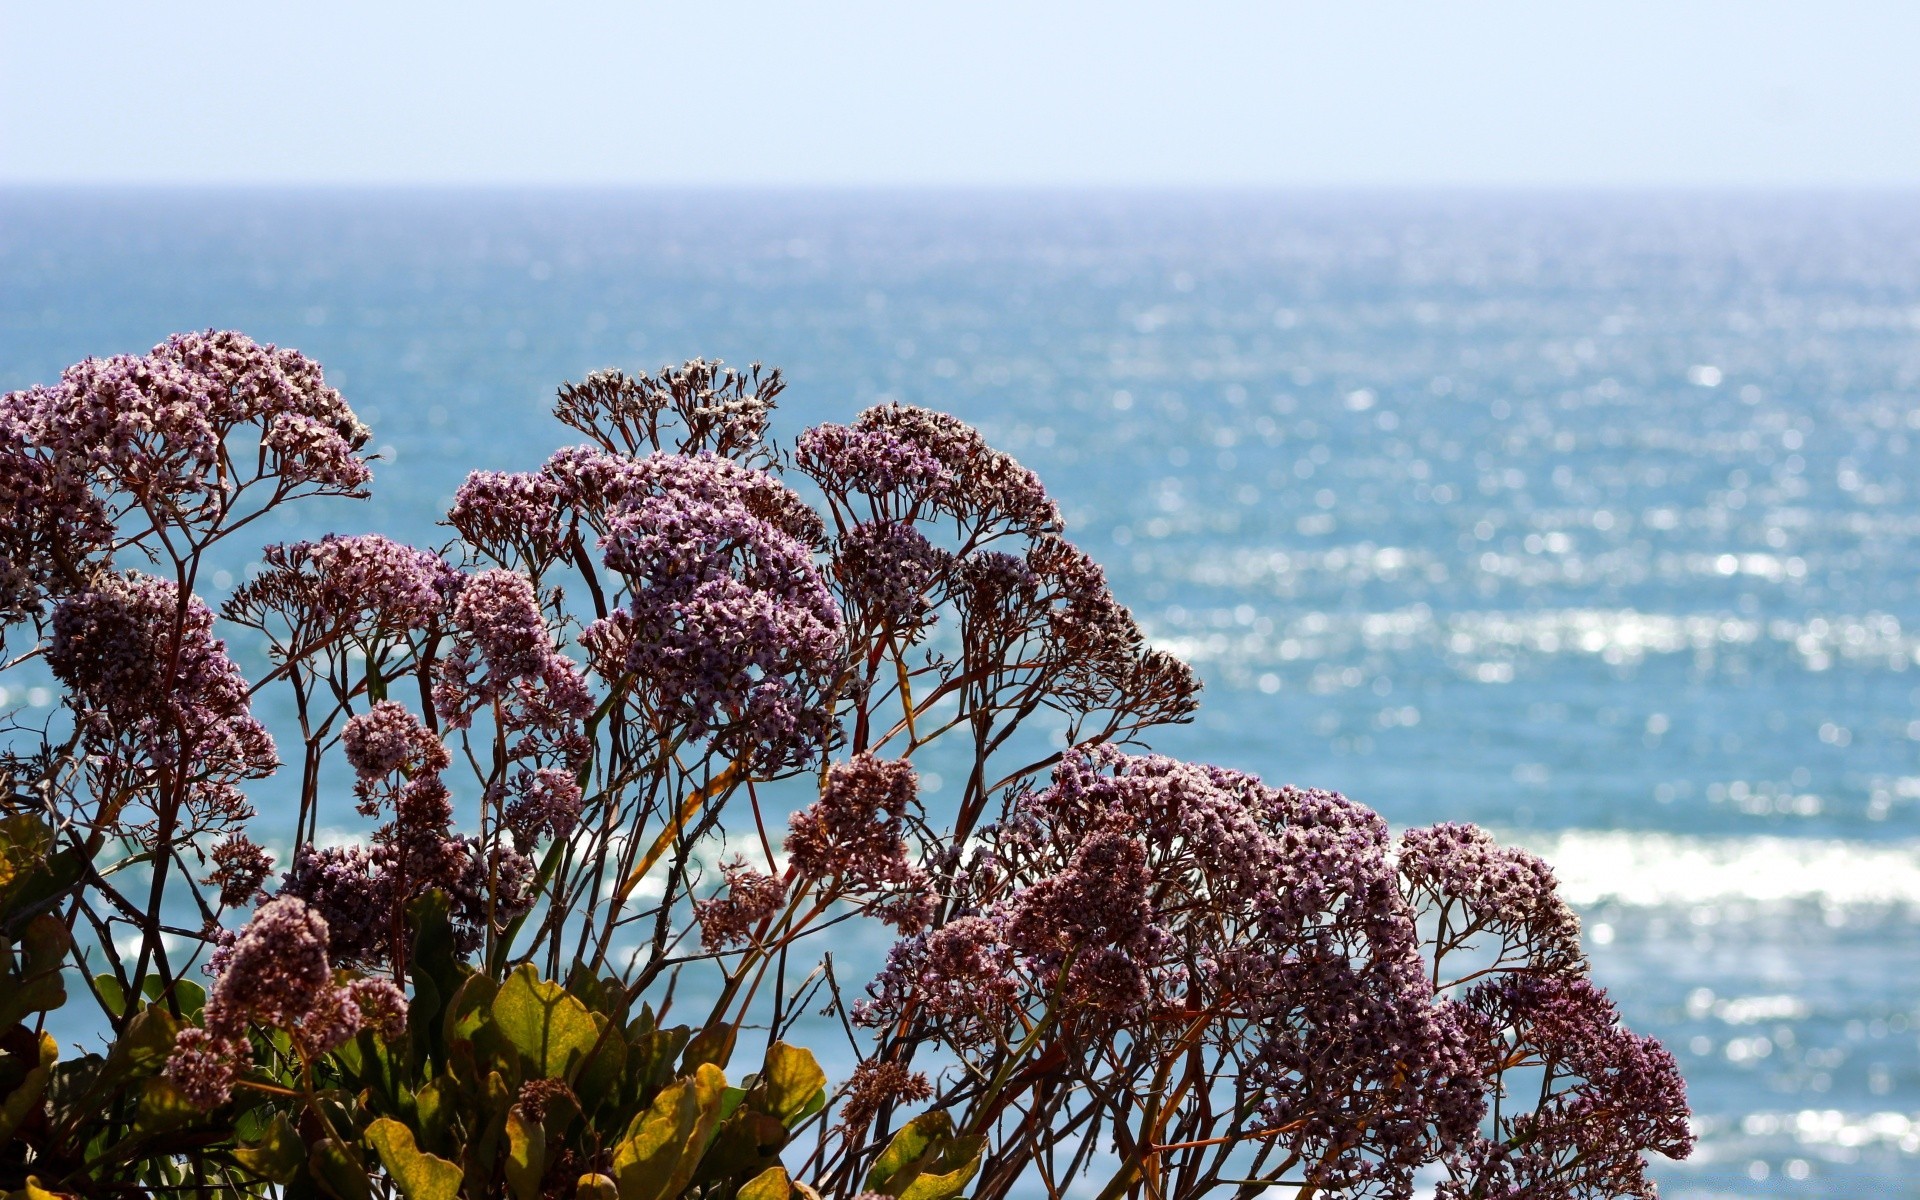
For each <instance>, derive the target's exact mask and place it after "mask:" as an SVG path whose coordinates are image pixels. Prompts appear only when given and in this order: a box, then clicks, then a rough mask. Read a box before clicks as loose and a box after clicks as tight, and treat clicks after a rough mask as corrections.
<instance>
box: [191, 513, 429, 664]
mask: <svg viewBox="0 0 1920 1200" xmlns="http://www.w3.org/2000/svg"><path fill="white" fill-rule="evenodd" d="M261 558H262V560H263V561H264V563H265V564H266V570H265V571H263V572H262V573H261V574H259V575H258V576H257V577H255V578H253V579H251V580H249V581H248V582H247V583H245V584H243V585H242V586H241V587H240V588H238V589H236V591H235V593H234V595H233V596H232V597H230V598H229V599H228V601H227V604H226V605H225V606H224V612H225V615H226V616H228V617H229V618H231V619H235V620H239V621H241V622H242V623H245V624H253V625H258V623H259V620H260V618H261V617H262V616H263V615H264V614H265V613H268V612H274V613H278V614H279V615H280V616H282V617H283V618H286V619H288V620H290V621H293V622H294V623H295V624H296V627H297V629H298V633H297V635H296V640H299V641H318V640H321V639H324V638H327V637H330V636H334V635H337V634H340V633H352V634H355V635H357V636H359V637H362V638H367V639H372V638H375V637H378V636H388V637H391V636H398V635H403V634H406V633H409V632H411V631H415V630H424V629H430V628H433V627H435V626H436V625H437V624H439V623H440V622H441V621H443V620H444V618H445V615H446V610H447V603H448V601H449V599H450V598H451V597H453V596H454V595H455V594H456V593H457V592H458V591H459V589H460V585H461V576H460V573H459V572H458V571H455V570H454V569H453V568H452V567H451V566H449V565H448V564H447V563H446V561H445V560H444V559H442V558H441V557H440V556H439V555H438V554H435V553H433V552H432V551H431V550H421V549H418V548H417V547H414V546H408V545H405V544H404V543H401V542H396V541H394V540H393V539H392V538H387V537H382V536H381V535H380V534H377V533H368V534H360V535H357V536H352V537H349V536H345V535H342V534H328V535H327V536H326V537H324V538H321V539H320V540H319V541H317V542H293V543H289V544H284V545H274V546H268V547H267V548H266V549H265V550H264V551H263V552H262V553H261Z"/></svg>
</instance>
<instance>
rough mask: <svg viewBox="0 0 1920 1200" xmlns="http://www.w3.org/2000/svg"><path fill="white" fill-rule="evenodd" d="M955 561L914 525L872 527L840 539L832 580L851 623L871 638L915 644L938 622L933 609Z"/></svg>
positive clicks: (862, 526) (882, 523)
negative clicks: (898, 637) (900, 639)
mask: <svg viewBox="0 0 1920 1200" xmlns="http://www.w3.org/2000/svg"><path fill="white" fill-rule="evenodd" d="M952 568H953V556H952V555H950V554H948V553H947V552H946V551H944V550H941V549H939V548H938V547H936V546H935V545H934V544H933V543H931V542H929V541H928V540H927V538H926V535H925V534H923V533H921V532H920V531H919V530H918V529H917V528H915V527H914V526H913V525H912V524H911V523H909V522H905V521H869V522H864V523H862V524H858V525H855V526H854V527H853V528H851V529H849V530H847V532H846V533H845V534H843V535H841V537H840V539H839V540H838V541H837V542H836V543H835V545H834V550H833V567H832V571H833V580H834V582H835V583H837V584H838V585H839V590H840V595H841V597H842V599H844V600H845V602H846V605H847V608H848V612H849V621H850V623H851V624H853V625H854V626H855V627H856V628H859V629H861V630H863V631H868V632H871V633H876V634H881V635H882V636H884V635H886V634H896V635H901V636H905V637H907V638H908V639H912V638H914V637H915V636H917V635H918V634H919V632H920V631H921V630H922V629H923V628H924V627H925V626H927V625H929V624H931V623H932V621H933V606H934V603H935V598H936V596H937V595H938V593H939V591H940V589H941V587H942V585H943V583H944V582H945V580H946V577H947V575H948V573H949V572H950V571H951V570H952Z"/></svg>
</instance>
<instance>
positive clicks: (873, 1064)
mask: <svg viewBox="0 0 1920 1200" xmlns="http://www.w3.org/2000/svg"><path fill="white" fill-rule="evenodd" d="M932 1096H933V1085H932V1084H930V1083H928V1082H927V1077H926V1075H925V1074H923V1073H922V1072H919V1071H915V1070H911V1069H910V1068H908V1067H907V1065H906V1064H905V1063H899V1062H892V1061H889V1060H885V1059H878V1058H870V1059H868V1060H867V1061H865V1062H863V1063H861V1064H860V1065H859V1066H857V1067H855V1068H854V1069H853V1076H852V1077H851V1078H850V1079H848V1080H847V1084H846V1099H844V1100H842V1101H841V1102H840V1127H841V1128H842V1129H846V1130H851V1131H854V1132H860V1131H864V1130H865V1129H866V1127H867V1126H868V1125H869V1124H871V1123H872V1121H873V1119H874V1117H876V1116H878V1115H879V1114H880V1113H881V1111H882V1110H884V1109H888V1108H892V1107H893V1106H894V1105H897V1104H917V1103H919V1102H920V1101H922V1100H927V1099H931V1098H932Z"/></svg>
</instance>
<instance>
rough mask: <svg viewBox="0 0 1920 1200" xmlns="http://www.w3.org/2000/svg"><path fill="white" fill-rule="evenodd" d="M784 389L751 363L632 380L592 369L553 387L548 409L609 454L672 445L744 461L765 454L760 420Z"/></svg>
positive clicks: (696, 364) (699, 361) (691, 365)
mask: <svg viewBox="0 0 1920 1200" xmlns="http://www.w3.org/2000/svg"><path fill="white" fill-rule="evenodd" d="M785 387H786V383H785V381H783V380H782V379H781V377H780V372H779V371H777V370H775V371H769V372H767V373H766V374H765V375H762V374H761V371H760V364H759V363H754V364H753V365H752V366H750V367H748V368H747V369H746V370H745V371H737V370H734V369H733V368H731V367H728V366H727V365H726V364H725V363H722V362H721V361H719V360H718V359H714V360H712V361H708V360H707V359H704V358H695V359H689V360H688V361H687V362H686V363H684V364H682V365H681V366H678V367H662V368H660V373H659V375H657V376H654V375H641V376H640V377H639V378H637V379H635V378H630V377H628V376H627V375H626V374H625V373H623V372H620V371H595V372H594V373H593V374H591V375H589V376H587V377H586V379H585V380H583V381H582V382H580V383H577V384H576V383H569V384H566V385H564V386H563V387H561V389H560V396H559V400H558V402H557V403H556V404H555V405H554V409H553V412H554V415H555V416H557V417H559V418H560V420H562V421H564V422H565V423H566V424H568V425H571V426H572V427H573V428H575V429H578V430H579V431H580V432H582V433H584V434H586V435H587V436H588V437H591V438H592V439H593V440H594V441H595V442H596V443H598V444H599V446H600V447H601V448H602V449H603V450H605V451H606V452H607V453H609V454H626V455H642V454H646V453H647V452H648V451H663V450H672V451H675V452H677V453H680V454H717V455H720V456H722V457H725V458H733V459H739V460H742V461H751V460H754V459H756V458H760V457H763V456H764V454H765V448H764V440H765V438H766V434H767V421H768V419H769V418H770V417H771V416H772V414H773V407H774V399H775V397H777V396H779V394H780V392H781V391H782V390H783V389H784V388H785ZM674 425H678V426H679V429H678V430H677V431H676V430H675V429H674V428H673V426H674Z"/></svg>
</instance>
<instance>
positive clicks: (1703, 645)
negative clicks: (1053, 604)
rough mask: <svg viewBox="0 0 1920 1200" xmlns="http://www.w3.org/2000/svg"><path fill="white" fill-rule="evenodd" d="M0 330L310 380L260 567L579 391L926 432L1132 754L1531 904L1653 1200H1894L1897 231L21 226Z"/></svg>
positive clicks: (1532, 210) (779, 216)
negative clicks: (275, 546)
mask: <svg viewBox="0 0 1920 1200" xmlns="http://www.w3.org/2000/svg"><path fill="white" fill-rule="evenodd" d="M0 285H3V286H0V388H13V387H18V386H21V385H24V384H28V383H32V382H39V381H46V380H49V379H51V378H52V377H53V376H54V375H55V374H56V373H57V372H58V370H59V368H60V367H61V366H63V365H64V364H66V363H68V362H70V361H72V360H75V359H78V358H81V357H84V356H86V355H88V354H104V353H111V352H118V351H127V350H142V349H145V348H146V347H148V346H150V345H151V344H153V343H154V342H155V341H157V340H159V339H160V338H161V337H163V336H164V335H165V334H167V333H168V332H171V331H174V330H178V329H186V328H193V327H206V326H232V327H237V328H240V329H244V330H246V331H248V332H250V333H252V334H253V335H255V336H256V337H258V338H260V339H262V340H273V341H277V342H280V343H282V344H286V345H292V346H297V347H299V348H300V349H302V350H305V351H307V352H308V353H310V354H312V355H313V356H315V357H316V358H318V359H319V360H320V361H321V362H323V363H324V364H325V365H326V367H327V370H328V374H329V377H330V379H331V380H332V381H334V382H335V383H337V384H338V386H340V387H341V388H342V389H343V390H344V391H345V392H346V394H347V396H348V398H349V400H350V401H351V402H352V403H353V404H354V405H355V407H356V408H357V409H358V411H359V412H360V413H361V414H362V415H363V416H364V417H366V418H367V419H368V421H369V422H370V423H371V424H372V425H373V426H374V428H375V434H376V441H377V442H379V443H382V444H383V445H384V446H385V447H386V451H387V455H388V457H389V459H390V460H391V461H390V462H389V463H388V464H387V465H385V466H383V467H382V468H381V469H380V470H379V473H378V479H377V482H376V498H375V499H374V500H373V501H372V502H371V503H370V504H366V505H359V506H352V505H344V504H338V503H336V504H334V505H333V506H332V507H327V506H324V505H317V506H307V507H306V508H305V509H304V511H302V510H296V514H295V515H294V516H293V517H292V518H291V519H290V521H289V523H287V524H285V525H282V526H281V527H280V528H278V529H275V530H272V531H271V532H270V533H269V534H266V535H264V536H267V537H272V538H275V539H277V538H281V537H285V536H289V535H313V534H317V533H318V532H321V531H323V530H325V529H328V528H343V529H362V528H379V529H382V530H383V531H386V532H391V533H395V534H396V535H399V536H407V537H413V538H417V539H422V540H427V539H435V538H436V535H437V533H438V531H436V530H435V528H434V526H433V521H434V520H435V518H436V514H437V513H438V511H439V510H440V509H441V508H442V507H443V506H444V504H445V502H446V500H447V499H448V497H449V496H450V495H451V493H452V490H453V488H454V487H455V486H456V485H457V483H458V482H459V480H460V479H461V478H462V477H463V475H464V473H465V472H466V471H467V470H468V469H469V468H475V467H493V468H515V469H523V468H527V467H531V466H533V465H535V464H537V463H538V462H539V461H540V460H541V459H543V458H544V457H545V455H546V453H547V452H548V451H549V450H550V449H551V448H553V447H554V446H556V445H559V444H563V443H564V442H565V441H566V440H567V439H566V438H565V437H564V436H563V435H564V433H565V432H566V431H565V430H563V429H562V428H560V427H559V426H558V425H557V424H555V423H553V422H552V421H551V420H550V419H549V418H548V417H547V415H546V409H547V404H548V402H549V399H550V396H551V392H552V388H553V385H554V384H556V383H557V382H559V381H560V380H562V379H566V378H578V377H579V376H580V375H581V374H583V373H584V372H586V371H588V370H590V369H593V368H596V367H600V366H606V365H624V366H628V367H652V366H657V365H659V364H660V363H662V362H666V361H670V360H671V361H677V360H679V359H682V358H686V357H689V356H693V355H705V356H708V357H713V356H719V357H724V358H726V359H728V360H729V361H737V362H745V361H748V360H752V359H756V358H758V359H763V360H765V361H767V362H769V363H775V364H778V365H780V366H781V367H783V368H784V369H785V370H786V371H787V373H788V375H789V377H790V379H791V380H792V389H791V391H790V392H789V393H788V395H787V399H786V407H785V408H784V410H783V413H784V426H785V429H786V431H787V432H789V433H791V432H792V431H793V430H795V429H797V428H799V427H800V426H801V425H802V424H803V423H806V422H811V421H815V420H829V419H831V420H844V419H846V418H848V417H850V416H851V415H853V413H855V412H856V411H857V410H858V409H859V408H860V407H862V406H864V405H867V404H870V403H873V402H875V401H878V400H881V399H885V398H899V399H902V400H907V401H912V402H915V403H922V404H929V405H934V406H937V407H941V408H946V409H950V410H952V411H954V412H956V413H959V414H960V415H962V416H964V417H965V418H967V419H968V420H971V421H973V422H975V423H977V424H979V425H980V426H981V427H983V428H984V429H985V430H986V431H987V433H988V435H989V436H990V437H991V438H992V439H993V440H994V441H995V442H996V443H997V444H999V445H1001V446H1002V447H1004V448H1007V449H1009V450H1012V451H1013V452H1014V453H1016V454H1017V455H1018V456H1019V457H1020V458H1021V459H1022V460H1023V461H1025V462H1026V463H1028V464H1029V465H1031V466H1033V467H1034V468H1036V469H1037V470H1038V471H1039V472H1040V473H1041V474H1042V476H1043V477H1044V478H1045V479H1046V480H1047V481H1048V482H1049V484H1050V485H1051V486H1052V488H1053V489H1054V491H1055V493H1056V494H1057V495H1058V496H1059V498H1060V499H1061V501H1062V503H1063V506H1064V507H1065V509H1066V510H1067V512H1068V515H1069V519H1070V521H1071V523H1072V530H1071V532H1072V534H1073V535H1074V536H1076V537H1077V538H1079V539H1080V540H1082V541H1083V542H1084V543H1085V544H1086V545H1087V546H1088V547H1089V548H1090V549H1092V550H1093V551H1094V552H1095V554H1096V555H1097V556H1099V557H1100V558H1101V559H1102V560H1103V561H1104V562H1105V563H1106V564H1107V565H1108V567H1109V569H1110V572H1111V574H1112V577H1113V580H1114V584H1115V587H1116V590H1117V591H1118V592H1119V593H1120V595H1121V597H1122V598H1123V599H1124V600H1126V601H1127V602H1129V603H1130V604H1132V605H1133V606H1134V607H1135V609H1136V611H1137V612H1138V613H1139V614H1140V615H1141V616H1142V618H1143V620H1144V622H1145V623H1146V625H1147V626H1148V627H1149V629H1150V631H1151V633H1152V634H1153V636H1154V639H1155V640H1156V641H1157V642H1159V643H1160V644H1162V645H1165V646H1167V647H1169V648H1172V649H1175V650H1178V651H1179V652H1181V653H1183V654H1185V655H1186V656H1187V657H1189V658H1190V659H1191V660H1192V661H1193V662H1194V663H1195V665H1196V666H1197V667H1198V669H1199V670H1200V672H1201V674H1202V675H1203V676H1204V677H1205V679H1206V681H1207V685H1208V690H1207V694H1206V697H1205V701H1206V703H1205V707H1204V708H1203V710H1202V713H1201V716H1200V718H1199V719H1198V720H1197V721H1196V722H1195V724H1193V725H1192V726H1190V727H1187V728H1184V729H1180V730H1175V731H1172V732H1170V733H1168V734H1166V735H1165V736H1164V737H1163V738H1161V739H1160V742H1159V745H1160V747H1161V748H1163V749H1165V750H1167V751H1169V752H1172V753H1175V754H1179V755H1182V756H1187V757H1196V758H1207V759H1212V760H1215V761H1220V762H1224V763H1227V764H1230V765H1233V766H1236V767H1241V768H1245V769H1250V770H1254V771H1257V772H1259V773H1261V774H1262V775H1264V776H1266V777H1268V778H1269V779H1271V780H1274V781H1291V782H1298V783H1303V784H1314V785H1318V786H1325V787H1333V788H1338V789H1339V790H1341V791H1344V792H1346V793H1348V794H1350V795H1352V796H1354V797H1356V798H1358V799H1361V800H1364V801H1366V802H1367V803H1369V804H1372V805H1374V806H1375V807H1377V808H1379V809H1380V810H1381V811H1382V812H1384V813H1385V814H1386V815H1387V816H1388V817H1389V818H1390V819H1392V820H1393V821H1394V822H1395V823H1396V824H1412V823H1422V822H1429V821H1435V820H1442V819H1462V820H1473V821H1478V822H1481V823H1483V824H1486V825H1488V826H1490V827H1493V828H1495V829H1497V830H1498V831H1500V832H1501V833H1502V834H1503V835H1504V836H1508V837H1511V838H1513V839H1516V840H1518V841H1521V842H1523V843H1526V844H1528V845H1530V846H1533V847H1535V848H1537V849H1539V850H1541V851H1542V852H1544V853H1546V854H1547V855H1549V856H1550V857H1551V858H1552V859H1553V861H1554V862H1555V864H1556V865H1557V867H1558V869H1559V872H1560V875H1561V878H1562V880H1563V881H1564V884H1565V886H1566V888H1567V891H1568V893H1569V895H1570V896H1571V897H1572V898H1573V899H1574V900H1575V901H1576V902H1577V903H1578V904H1579V906H1580V907H1581V910H1582V913H1583V916H1584V917H1585V920H1586V922H1587V928H1588V934H1589V939H1590V941H1591V943H1592V946H1593V958H1594V965H1595V972H1596V974H1597V975H1598V977H1599V978H1600V981H1601V982H1602V983H1604V984H1606V985H1607V986H1608V987H1609V988H1610V989H1611V990H1612V991H1613V992H1614V994H1615V995H1616V996H1617V997H1618V998H1619V1000H1620V1001H1621V1004H1622V1007H1623V1008H1624V1009H1625V1011H1626V1012H1627V1014H1628V1017H1629V1019H1630V1020H1631V1022H1632V1023H1633V1024H1634V1025H1635V1026H1636V1027H1639V1028H1641V1029H1644V1030H1648V1031H1652V1032H1655V1033H1658V1034H1659V1035H1660V1036H1662V1037H1663V1038H1665V1039H1666V1040H1667V1042H1668V1043H1669V1045H1671V1046H1672V1048H1673V1049H1674V1050H1675V1052H1676V1053H1677V1054H1678V1055H1679V1057H1680V1060H1681V1063H1682V1066H1683V1069H1684V1070H1685V1072H1686V1074H1687V1077H1688V1081H1689V1085H1690V1087H1691V1089H1692V1095H1693V1097H1694V1101H1695V1105H1696V1108H1697V1110H1698V1114H1699V1122H1700V1128H1701V1134H1702V1139H1701V1145H1700V1150H1699V1152H1698V1154H1697V1155H1696V1157H1695V1159H1694V1161H1693V1162H1691V1163H1688V1164H1684V1165H1670V1166H1663V1167H1662V1169H1661V1171H1660V1178H1661V1179H1662V1181H1663V1187H1664V1189H1665V1191H1666V1192H1667V1193H1668V1194H1670V1195H1674V1196H1691V1197H1707V1196H1736V1195H1741V1196H1744V1195H1767V1196H1833V1197H1847V1196H1862V1195H1876V1196H1882V1195H1884V1196H1920V936H1916V929H1915V917H1916V915H1917V914H1920V593H1917V592H1916V574H1917V568H1920V555H1917V554H1916V550H1917V549H1920V474H1916V470H1915V464H1916V461H1917V460H1920V455H1916V453H1915V448H1916V445H1920V198H1916V197H1912V196H1883V197H1853V198H1848V197H1819V196H1805V197H1777V198H1765V197H1703V196H1693V197H1651V196H1648V197H1632V196H1609V197H1579V196H1532V197H1502V196H1470V195H1455V196H1439V197H1417V196H1404V197H1384V196H1333V195H1323V196H1307V197H1285V196H1271V197H1258V196H1240V197H1198V196H1195V197H1177V196H1159V197H1152V196H1100V195H1078V196H1069V195H1059V196H988V195H980V196H939V195H898V196H833V195H818V194H816V195H780V194H760V195H746V194H693V193H688V194H682V195H671V196H666V195H618V194H606V195H506V194H493V195H487V194H469V195H462V194H454V193H447V194H438V195H394V194H389V195H359V194H351V193H331V194H328V193H315V194H306V195H293V194H275V193H257V194H241V193H230V194H209V195H195V194H186V193H173V194H166V195H140V194H100V193H95V194H54V193H13V194H10V195H7V194H0ZM234 566H235V568H236V569H244V564H238V563H237V564H234ZM216 582H217V583H226V584H230V583H231V578H230V577H229V578H226V579H224V580H216ZM14 690H15V691H16V692H18V693H19V694H14V695H8V696H7V697H5V699H4V701H0V706H4V707H14V706H18V705H22V704H25V705H29V706H31V705H34V704H43V703H45V702H46V699H47V697H46V696H45V695H44V694H29V693H30V692H31V691H32V689H31V688H28V687H25V686H24V685H16V686H15V688H14ZM263 807H264V806H263ZM267 815H268V816H269V818H270V817H271V813H269V814H267Z"/></svg>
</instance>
